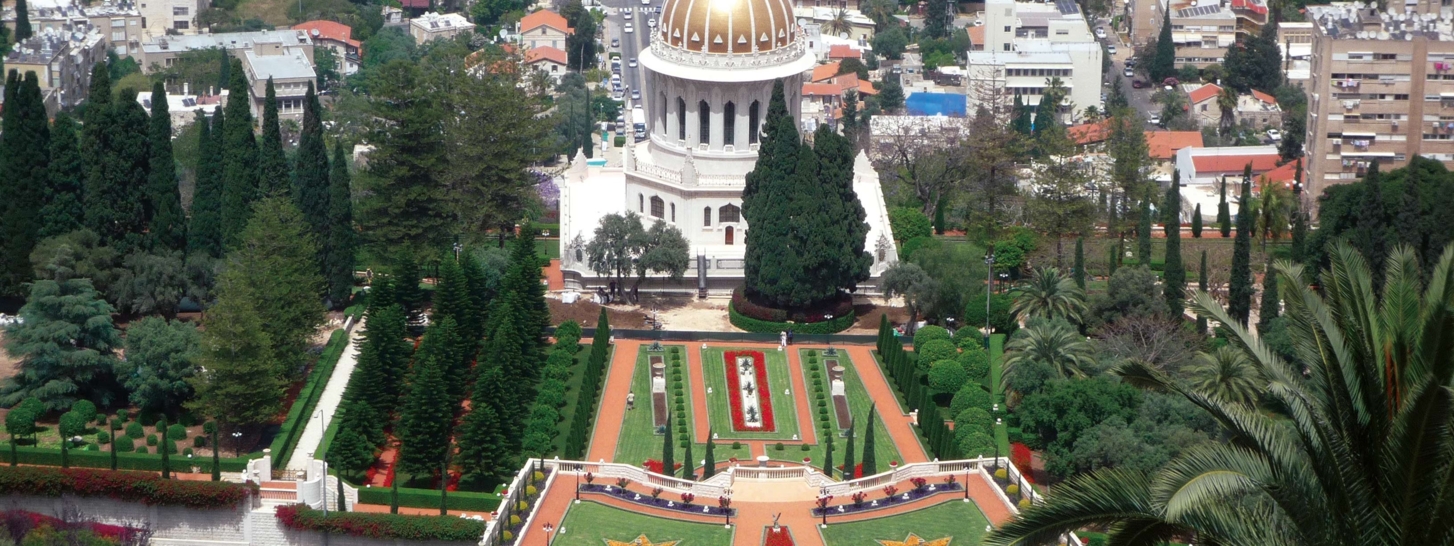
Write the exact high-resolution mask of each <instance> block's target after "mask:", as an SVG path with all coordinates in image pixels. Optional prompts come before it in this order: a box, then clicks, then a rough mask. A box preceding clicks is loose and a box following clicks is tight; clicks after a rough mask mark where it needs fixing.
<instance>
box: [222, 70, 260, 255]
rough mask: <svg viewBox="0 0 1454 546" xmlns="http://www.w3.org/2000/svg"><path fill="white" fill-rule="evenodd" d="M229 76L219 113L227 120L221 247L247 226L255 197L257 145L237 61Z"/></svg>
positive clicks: (243, 78)
mask: <svg viewBox="0 0 1454 546" xmlns="http://www.w3.org/2000/svg"><path fill="white" fill-rule="evenodd" d="M231 73H232V82H231V84H230V85H229V87H228V97H227V106H226V108H224V110H223V111H224V112H225V113H226V116H225V119H226V121H227V125H225V126H224V127H223V136H222V142H223V145H222V206H221V207H220V210H221V220H222V222H221V226H222V229H221V234H222V244H223V247H224V248H227V247H231V246H234V245H236V244H237V241H238V237H239V235H240V234H241V233H242V229H243V228H244V227H247V219H248V218H249V217H250V216H251V214H252V202H253V201H254V200H256V199H257V195H258V181H257V180H258V159H259V158H258V146H257V139H256V138H254V137H253V133H252V109H251V106H250V105H249V104H248V100H249V99H248V97H249V96H251V95H250V94H249V93H248V89H247V78H246V76H245V75H244V74H243V72H242V63H241V61H238V60H236V59H234V60H233V61H232V68H231ZM213 130H216V127H213Z"/></svg>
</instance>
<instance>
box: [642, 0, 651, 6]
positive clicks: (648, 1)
mask: <svg viewBox="0 0 1454 546" xmlns="http://www.w3.org/2000/svg"><path fill="white" fill-rule="evenodd" d="M641 5H643V6H650V5H651V0H641Z"/></svg>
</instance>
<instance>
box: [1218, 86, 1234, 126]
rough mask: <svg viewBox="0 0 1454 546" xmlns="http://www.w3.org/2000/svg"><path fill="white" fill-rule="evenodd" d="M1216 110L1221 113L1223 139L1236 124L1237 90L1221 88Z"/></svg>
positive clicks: (1227, 87)
mask: <svg viewBox="0 0 1454 546" xmlns="http://www.w3.org/2000/svg"><path fill="white" fill-rule="evenodd" d="M1217 109H1218V110H1221V111H1222V119H1221V120H1220V121H1221V123H1220V128H1221V132H1222V136H1223V137H1225V136H1227V133H1229V132H1231V130H1232V126H1233V125H1236V124H1237V90H1236V89H1233V88H1232V86H1230V85H1228V86H1226V87H1223V88H1222V92H1221V93H1218V94H1217Z"/></svg>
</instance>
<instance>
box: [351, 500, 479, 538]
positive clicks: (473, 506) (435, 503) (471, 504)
mask: <svg viewBox="0 0 1454 546" xmlns="http://www.w3.org/2000/svg"><path fill="white" fill-rule="evenodd" d="M390 496H391V494H390V493H389V488H386V487H362V488H359V490H358V502H361V503H364V504H379V505H384V506H388V505H389V497H390ZM501 498H502V497H500V496H499V495H496V494H493V493H473V492H466V491H450V492H449V497H448V498H446V499H445V504H446V505H448V507H449V509H450V510H469V511H471V512H494V511H495V509H496V508H499V507H500V499H501ZM399 506H407V507H410V508H439V490H437V489H416V488H412V487H400V488H399ZM477 538H478V537H477Z"/></svg>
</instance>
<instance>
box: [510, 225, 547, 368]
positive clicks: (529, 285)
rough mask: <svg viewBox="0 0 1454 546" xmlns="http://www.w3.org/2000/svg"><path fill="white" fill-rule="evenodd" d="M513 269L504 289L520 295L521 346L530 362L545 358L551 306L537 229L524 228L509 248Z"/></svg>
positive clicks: (518, 309)
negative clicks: (537, 245)
mask: <svg viewBox="0 0 1454 546" xmlns="http://www.w3.org/2000/svg"><path fill="white" fill-rule="evenodd" d="M510 262H511V263H510V269H509V270H507V271H506V273H505V279H504V286H505V290H507V291H509V292H511V295H512V296H513V297H515V298H517V301H516V302H515V312H516V313H517V317H516V318H517V320H518V321H519V322H518V324H517V326H518V328H519V330H520V336H521V337H520V340H521V348H522V350H523V351H525V356H526V358H527V359H530V360H531V361H539V360H542V359H543V358H544V355H543V354H542V350H543V348H544V347H545V329H546V328H548V327H549V326H550V306H549V305H548V304H547V303H546V302H545V285H543V284H540V278H541V275H542V273H541V270H540V268H541V263H540V255H539V254H538V253H537V251H536V249H535V232H534V230H532V229H521V230H520V235H518V236H516V237H515V241H514V243H512V245H511V247H510Z"/></svg>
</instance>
